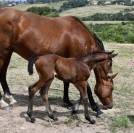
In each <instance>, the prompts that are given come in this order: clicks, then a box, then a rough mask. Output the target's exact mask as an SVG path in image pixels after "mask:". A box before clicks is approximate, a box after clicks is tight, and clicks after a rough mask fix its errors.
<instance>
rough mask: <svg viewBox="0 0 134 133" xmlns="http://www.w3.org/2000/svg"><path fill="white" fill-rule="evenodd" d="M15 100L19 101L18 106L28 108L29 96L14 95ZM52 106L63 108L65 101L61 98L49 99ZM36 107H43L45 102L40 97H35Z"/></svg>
mask: <svg viewBox="0 0 134 133" xmlns="http://www.w3.org/2000/svg"><path fill="white" fill-rule="evenodd" d="M13 96H14V98H15V99H16V100H17V105H18V106H28V96H27V95H24V94H14V95H13ZM49 102H50V104H51V105H58V106H63V100H62V98H61V97H54V96H53V97H49ZM34 106H43V101H42V99H41V97H40V96H35V97H34Z"/></svg>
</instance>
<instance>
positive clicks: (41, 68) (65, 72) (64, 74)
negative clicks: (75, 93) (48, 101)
mask: <svg viewBox="0 0 134 133" xmlns="http://www.w3.org/2000/svg"><path fill="white" fill-rule="evenodd" d="M35 65H36V69H37V71H38V73H39V75H42V76H43V77H44V78H46V77H47V79H48V78H50V77H51V78H52V77H54V73H56V77H57V78H59V79H60V80H64V81H70V82H76V81H80V80H81V81H85V80H87V79H88V77H89V74H90V72H89V67H88V66H87V65H86V64H85V63H83V62H81V61H79V60H77V59H76V58H64V57H61V56H58V55H55V54H48V55H44V56H40V57H38V60H37V61H36V63H35Z"/></svg>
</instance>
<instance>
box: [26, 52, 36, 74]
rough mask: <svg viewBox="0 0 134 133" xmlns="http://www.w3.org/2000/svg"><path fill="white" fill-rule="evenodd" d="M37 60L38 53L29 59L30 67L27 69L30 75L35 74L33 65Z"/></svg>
mask: <svg viewBox="0 0 134 133" xmlns="http://www.w3.org/2000/svg"><path fill="white" fill-rule="evenodd" d="M36 60H37V56H36V55H33V56H31V57H30V58H29V59H28V67H27V70H28V73H29V75H32V74H33V65H34V63H35V61H36Z"/></svg>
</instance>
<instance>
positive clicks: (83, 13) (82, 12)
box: [60, 5, 132, 17]
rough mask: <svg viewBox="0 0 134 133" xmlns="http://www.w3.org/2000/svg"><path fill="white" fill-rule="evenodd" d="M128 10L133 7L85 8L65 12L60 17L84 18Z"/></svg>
mask: <svg viewBox="0 0 134 133" xmlns="http://www.w3.org/2000/svg"><path fill="white" fill-rule="evenodd" d="M127 8H132V7H130V6H129V7H128V6H123V5H107V6H85V7H78V8H74V9H70V10H67V11H64V12H62V13H61V14H60V15H61V16H67V15H73V16H78V17H84V16H91V15H94V14H95V13H118V12H120V11H123V10H124V9H127Z"/></svg>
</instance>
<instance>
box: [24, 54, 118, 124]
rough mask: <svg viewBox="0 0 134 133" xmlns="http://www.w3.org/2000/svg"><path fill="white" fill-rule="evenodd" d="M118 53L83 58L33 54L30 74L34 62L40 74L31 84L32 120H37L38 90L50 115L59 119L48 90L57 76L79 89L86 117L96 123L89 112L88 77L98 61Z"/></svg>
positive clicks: (30, 116) (30, 113)
mask: <svg viewBox="0 0 134 133" xmlns="http://www.w3.org/2000/svg"><path fill="white" fill-rule="evenodd" d="M116 55H117V54H109V53H94V54H88V55H87V56H84V57H82V58H80V57H79V58H64V57H61V56H58V55H56V54H47V55H42V56H33V57H32V58H30V59H29V63H28V72H29V74H30V75H31V74H33V64H35V67H36V70H37V72H38V75H39V80H38V81H37V82H35V83H34V84H33V85H31V86H29V104H28V111H27V114H28V116H29V118H30V120H31V122H35V118H33V116H32V114H33V98H34V95H35V93H36V92H37V91H39V92H40V95H41V97H42V99H43V102H44V104H45V106H46V110H47V113H48V116H49V117H50V118H51V119H53V120H57V118H56V117H55V116H54V113H53V112H52V109H51V107H50V104H49V101H48V91H49V88H50V85H51V83H52V81H53V79H54V77H57V78H58V79H60V80H62V81H68V82H70V83H72V84H73V85H74V86H75V87H76V88H77V89H78V90H79V92H80V95H81V98H80V99H82V100H83V105H84V115H85V119H86V120H88V121H89V122H90V123H92V124H94V123H95V121H94V120H92V119H91V118H90V116H89V112H88V97H87V96H88V94H87V85H88V78H89V76H90V72H91V70H92V68H93V67H95V65H96V64H97V63H99V62H100V61H104V60H108V59H111V58H113V57H115V56H116ZM55 74H56V76H55ZM77 107H79V103H78V104H77ZM77 110H78V109H77Z"/></svg>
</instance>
